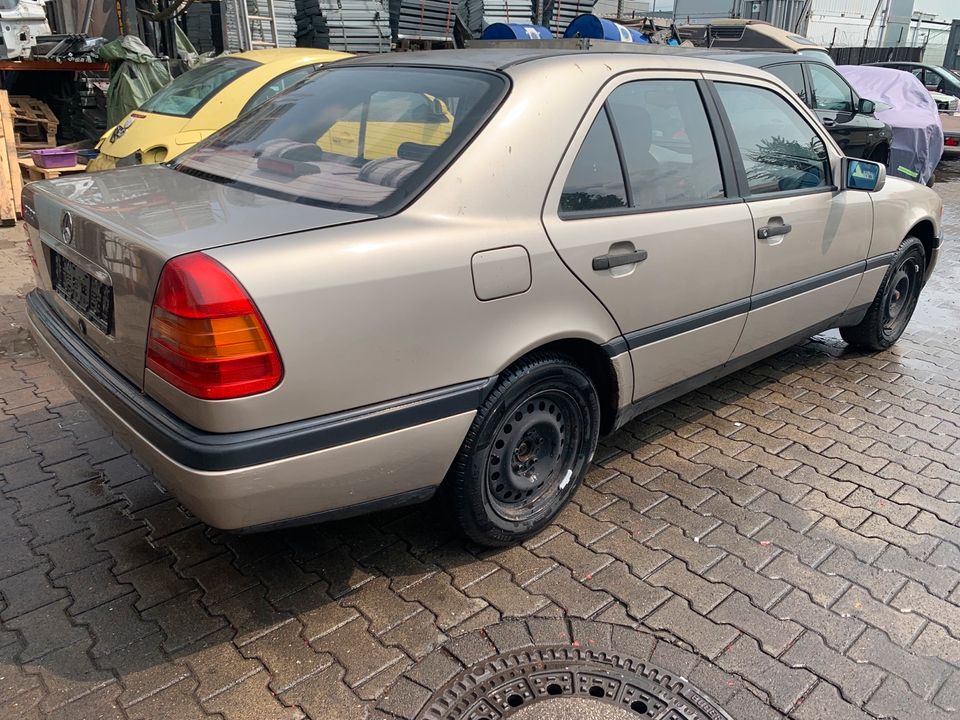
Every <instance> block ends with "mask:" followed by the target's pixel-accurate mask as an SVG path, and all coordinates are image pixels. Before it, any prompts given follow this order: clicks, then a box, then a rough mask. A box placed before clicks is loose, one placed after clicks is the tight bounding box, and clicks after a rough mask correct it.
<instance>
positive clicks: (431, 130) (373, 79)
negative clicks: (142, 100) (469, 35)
mask: <svg viewBox="0 0 960 720" xmlns="http://www.w3.org/2000/svg"><path fill="white" fill-rule="evenodd" d="M506 90H507V83H506V80H505V78H504V77H503V76H502V75H499V74H496V73H489V72H482V71H473V70H454V69H441V68H399V67H381V66H365V67H349V66H341V67H330V68H326V69H323V70H320V71H319V72H317V73H315V74H313V75H311V76H309V77H307V78H306V79H305V80H303V81H302V82H301V83H299V84H298V85H296V86H294V87H292V88H290V89H289V90H288V91H287V92H284V93H283V94H281V95H277V96H276V97H274V98H273V99H272V100H271V101H270V102H266V103H264V104H262V105H261V106H259V107H257V108H254V109H253V110H251V111H250V112H248V113H246V114H245V115H243V116H241V117H240V119H238V120H237V121H236V122H234V123H233V124H231V125H229V126H227V127H226V128H224V129H223V130H221V131H220V132H218V133H216V134H214V135H213V136H211V137H210V138H209V139H208V140H207V141H205V142H202V143H199V144H198V145H196V146H194V148H193V149H191V150H188V151H187V152H186V153H184V154H183V155H181V156H180V158H179V159H178V160H176V161H174V167H175V168H176V169H177V170H180V171H181V172H188V173H192V174H197V175H201V176H203V177H206V178H208V179H210V180H214V181H218V182H221V183H224V184H228V185H238V186H240V187H243V188H245V189H247V190H250V191H253V192H260V193H265V194H269V195H275V196H279V197H283V198H286V199H289V200H293V201H295V202H306V203H312V204H318V205H323V206H324V207H334V208H343V209H362V210H364V211H365V212H370V213H373V214H389V213H392V212H395V211H396V210H398V209H399V208H400V207H402V206H403V205H404V204H406V202H407V201H408V200H409V199H410V198H411V197H413V196H415V195H416V194H418V193H419V192H420V191H421V190H422V189H423V188H424V187H425V186H426V184H427V183H428V182H430V180H432V179H433V178H434V177H436V175H437V174H438V173H439V172H440V171H441V170H443V168H444V167H446V165H447V164H448V163H449V162H450V160H451V159H452V158H453V156H454V155H455V154H456V153H457V152H458V151H459V149H460V148H461V147H462V146H463V144H464V143H466V142H467V141H468V140H469V139H470V138H471V137H472V136H473V135H474V133H475V132H476V131H477V129H478V128H479V127H480V125H481V124H482V123H483V121H484V120H485V119H486V118H487V117H488V116H489V115H490V114H491V113H492V112H493V111H494V110H495V109H496V107H497V105H498V104H499V103H500V100H501V99H502V98H503V96H504V94H505V92H506Z"/></svg>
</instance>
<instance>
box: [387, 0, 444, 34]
mask: <svg viewBox="0 0 960 720" xmlns="http://www.w3.org/2000/svg"><path fill="white" fill-rule="evenodd" d="M395 8H396V10H397V13H398V14H397V37H398V38H400V39H409V38H413V39H417V40H453V26H454V24H455V23H456V19H457V2H456V0H399V2H396V1H395V0H392V1H391V3H390V10H391V13H393V12H394V9H395Z"/></svg>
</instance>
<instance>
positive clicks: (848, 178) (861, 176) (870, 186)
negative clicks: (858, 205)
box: [843, 158, 887, 192]
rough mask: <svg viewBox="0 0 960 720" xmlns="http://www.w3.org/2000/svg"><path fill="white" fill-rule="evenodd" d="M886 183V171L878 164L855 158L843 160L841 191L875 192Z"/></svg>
mask: <svg viewBox="0 0 960 720" xmlns="http://www.w3.org/2000/svg"><path fill="white" fill-rule="evenodd" d="M886 181H887V169H886V168H885V167H884V166H883V165H881V164H880V163H875V162H872V161H870V160H859V159H857V158H844V159H843V189H844V190H865V191H867V192H877V191H878V190H880V189H881V188H883V185H884V183H886Z"/></svg>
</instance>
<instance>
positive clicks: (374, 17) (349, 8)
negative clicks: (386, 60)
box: [320, 0, 390, 53]
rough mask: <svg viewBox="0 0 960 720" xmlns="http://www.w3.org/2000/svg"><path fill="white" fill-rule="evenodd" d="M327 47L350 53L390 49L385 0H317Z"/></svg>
mask: <svg viewBox="0 0 960 720" xmlns="http://www.w3.org/2000/svg"><path fill="white" fill-rule="evenodd" d="M320 9H321V11H322V12H323V16H324V18H325V19H326V21H327V28H328V29H329V32H330V49H331V50H341V51H344V52H351V53H384V52H390V20H389V9H388V8H387V4H386V0H320Z"/></svg>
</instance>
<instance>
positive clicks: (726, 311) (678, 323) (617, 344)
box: [603, 253, 896, 357]
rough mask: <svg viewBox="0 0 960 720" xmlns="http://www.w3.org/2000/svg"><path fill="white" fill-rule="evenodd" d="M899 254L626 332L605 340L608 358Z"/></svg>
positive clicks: (883, 263) (843, 277)
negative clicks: (607, 340)
mask: <svg viewBox="0 0 960 720" xmlns="http://www.w3.org/2000/svg"><path fill="white" fill-rule="evenodd" d="M895 255H896V253H885V254H883V255H876V256H874V257H872V258H869V259H867V260H865V261H864V260H861V261H859V262H855V263H851V264H849V265H845V266H843V267H841V268H837V269H836V270H831V271H829V272H825V273H820V274H819V275H813V276H812V277H808V278H804V279H803V280H798V281H797V282H792V283H790V284H788V285H782V286H781V287H778V288H773V289H772V290H766V291H764V292H762V293H757V294H756V295H751V296H750V297H748V298H743V299H741V300H734V301H733V302H729V303H726V304H724V305H718V306H717V307H714V308H708V309H707V310H701V311H700V312H695V313H693V314H691V315H684V316H683V317H681V318H677V319H676V320H669V321H667V322H664V323H660V324H659V325H652V326H650V327H648V328H643V329H642V330H634V331H633V332H628V333H627V334H626V335H622V336H620V337H615V338H613V339H612V340H610V341H609V342H607V343H604V345H603V349H604V351H605V352H606V354H607V356H608V357H616V356H617V355H620V354H621V353H624V352H626V351H628V350H636V349H637V348H639V347H643V346H644V345H649V344H650V343H654V342H657V341H658V340H664V339H666V338H669V337H673V336H674V335H680V334H681V333H685V332H689V331H691V330H697V329H699V328H702V327H706V326H707V325H712V324H713V323H717V322H720V321H721V320H727V319H729V318H732V317H735V316H737V315H741V314H743V313H745V312H749V311H750V310H757V309H759V308H762V307H766V306H767V305H772V304H773V303H776V302H780V301H781V300H787V299H789V298H792V297H795V296H796V295H800V294H802V293H805V292H810V291H811V290H816V289H817V288H821V287H824V286H826V285H830V284H831V283H835V282H839V281H841V280H846V279H847V278H850V277H854V276H856V275H860V274H862V273H864V272H866V271H867V270H874V269H876V268H879V267H885V266H887V265H889V264H890V263H891V262H893V258H894V256H895Z"/></svg>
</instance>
